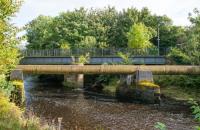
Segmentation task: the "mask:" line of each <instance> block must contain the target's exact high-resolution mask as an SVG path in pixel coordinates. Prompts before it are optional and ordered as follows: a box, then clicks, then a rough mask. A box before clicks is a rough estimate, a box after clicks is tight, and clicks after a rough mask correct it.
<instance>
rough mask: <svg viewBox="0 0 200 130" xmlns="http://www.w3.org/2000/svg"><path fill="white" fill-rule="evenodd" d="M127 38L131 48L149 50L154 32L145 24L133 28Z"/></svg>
mask: <svg viewBox="0 0 200 130" xmlns="http://www.w3.org/2000/svg"><path fill="white" fill-rule="evenodd" d="M127 37H128V47H129V48H149V47H151V46H152V44H151V42H150V39H151V38H152V37H153V35H152V32H151V31H150V29H149V28H148V27H146V26H145V25H144V24H143V23H138V24H134V25H133V26H131V28H130V30H129V32H128V33H127Z"/></svg>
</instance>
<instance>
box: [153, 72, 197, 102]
mask: <svg viewBox="0 0 200 130" xmlns="http://www.w3.org/2000/svg"><path fill="white" fill-rule="evenodd" d="M154 80H155V83H156V84H158V85H160V86H161V93H162V94H163V95H165V96H167V97H170V98H174V99H176V100H189V99H190V98H192V99H194V100H197V101H200V94H199V93H200V77H199V76H186V75H180V76H178V75H170V76H169V75H156V76H154Z"/></svg>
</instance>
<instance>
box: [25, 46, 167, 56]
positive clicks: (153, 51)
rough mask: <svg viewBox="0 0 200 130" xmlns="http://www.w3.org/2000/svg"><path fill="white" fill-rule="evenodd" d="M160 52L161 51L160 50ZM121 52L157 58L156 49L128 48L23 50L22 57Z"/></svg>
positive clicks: (94, 54)
mask: <svg viewBox="0 0 200 130" xmlns="http://www.w3.org/2000/svg"><path fill="white" fill-rule="evenodd" d="M160 50H161V49H160ZM119 52H122V53H125V54H127V53H128V54H129V55H130V56H158V49H157V48H147V49H130V48H105V49H101V48H92V49H87V48H81V49H80V48H79V49H45V50H24V51H22V55H23V56H24V57H67V56H80V55H85V54H87V53H89V54H90V56H91V57H106V56H107V57H108V56H119V55H118V53H119ZM166 53H167V49H162V55H166Z"/></svg>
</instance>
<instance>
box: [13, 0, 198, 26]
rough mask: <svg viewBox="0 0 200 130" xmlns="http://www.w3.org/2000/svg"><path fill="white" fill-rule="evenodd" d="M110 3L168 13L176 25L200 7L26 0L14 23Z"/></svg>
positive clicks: (175, 0) (181, 1)
mask: <svg viewBox="0 0 200 130" xmlns="http://www.w3.org/2000/svg"><path fill="white" fill-rule="evenodd" d="M108 5H110V6H114V7H116V9H117V10H122V9H124V8H128V7H136V8H137V9H141V8H143V7H148V8H149V9H150V10H151V12H152V13H153V14H158V15H164V14H166V15H167V16H168V17H170V18H171V19H172V20H173V21H174V24H175V25H189V21H188V19H187V17H188V13H189V12H192V10H193V9H194V8H198V9H200V0H25V3H24V4H23V6H22V7H21V9H20V12H19V13H18V14H17V17H16V18H14V20H13V23H16V25H17V26H22V25H24V24H26V23H28V22H29V21H31V20H33V19H34V18H36V17H37V16H38V15H40V14H42V15H50V16H56V15H58V14H59V12H62V11H67V10H73V9H74V8H79V7H85V8H91V7H94V8H103V7H106V6H108Z"/></svg>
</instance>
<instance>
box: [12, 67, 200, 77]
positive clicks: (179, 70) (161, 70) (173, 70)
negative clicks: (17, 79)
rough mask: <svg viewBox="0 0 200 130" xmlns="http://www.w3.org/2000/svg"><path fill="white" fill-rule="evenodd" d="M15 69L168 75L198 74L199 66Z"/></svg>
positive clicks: (54, 72)
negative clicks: (142, 72)
mask: <svg viewBox="0 0 200 130" xmlns="http://www.w3.org/2000/svg"><path fill="white" fill-rule="evenodd" d="M16 69H17V70H22V71H23V72H24V73H34V74H133V73H135V72H136V71H137V70H140V71H151V72H152V73H153V74H168V75H176V74H178V75H199V74H200V66H184V65H82V66H81V65H18V66H17V67H16Z"/></svg>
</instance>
